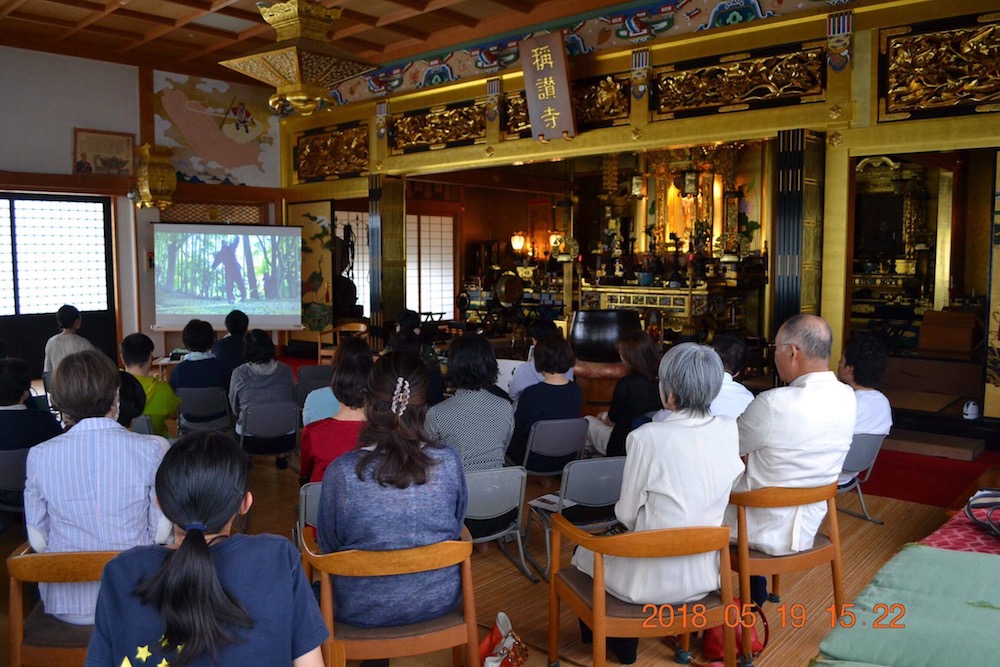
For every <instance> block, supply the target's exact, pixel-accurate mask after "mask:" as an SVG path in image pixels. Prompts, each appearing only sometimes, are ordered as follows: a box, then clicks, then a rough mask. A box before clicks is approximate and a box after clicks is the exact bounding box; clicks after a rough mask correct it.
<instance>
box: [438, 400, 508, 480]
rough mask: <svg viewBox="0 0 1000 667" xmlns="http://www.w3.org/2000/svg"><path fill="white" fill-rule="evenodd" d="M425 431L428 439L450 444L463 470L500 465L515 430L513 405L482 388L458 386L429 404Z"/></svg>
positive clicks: (499, 466)
mask: <svg viewBox="0 0 1000 667" xmlns="http://www.w3.org/2000/svg"><path fill="white" fill-rule="evenodd" d="M424 430H425V431H426V433H427V437H428V438H429V439H431V440H436V441H438V442H442V443H444V444H446V445H449V446H450V447H453V448H454V449H455V451H457V452H458V455H459V456H460V457H462V467H463V468H464V469H465V471H466V472H470V471H473V470H493V469H495V468H502V467H503V464H504V454H505V453H506V451H507V445H508V444H510V436H511V434H512V433H513V432H514V406H513V405H511V402H510V401H508V400H507V399H506V398H503V397H502V396H497V395H496V394H493V393H490V392H489V391H487V390H485V389H478V390H476V391H470V390H468V389H459V390H458V391H456V392H455V395H454V396H452V397H451V398H448V399H445V400H444V401H442V402H441V403H438V404H437V405H435V406H432V407H431V409H430V410H429V411H428V412H427V421H426V423H425V425H424Z"/></svg>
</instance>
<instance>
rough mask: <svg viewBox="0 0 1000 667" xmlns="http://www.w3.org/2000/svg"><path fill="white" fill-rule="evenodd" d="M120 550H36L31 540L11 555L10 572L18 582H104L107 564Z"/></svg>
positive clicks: (8, 561) (8, 559)
mask: <svg viewBox="0 0 1000 667" xmlns="http://www.w3.org/2000/svg"><path fill="white" fill-rule="evenodd" d="M119 553H121V552H119V551H63V552H54V553H43V554H39V553H35V551H34V550H33V549H32V548H31V545H29V544H28V543H27V542H25V543H24V544H22V545H21V546H19V547H18V548H17V549H16V550H15V551H14V553H12V554H11V555H10V556H9V557H8V558H7V573H8V574H9V575H10V578H11V579H15V580H17V581H29V582H35V583H38V582H45V583H52V584H54V583H73V582H81V581H100V580H101V574H102V573H103V572H104V566H105V565H106V564H107V562H108V561H109V560H111V559H112V558H114V557H115V556H117V555H118V554H119Z"/></svg>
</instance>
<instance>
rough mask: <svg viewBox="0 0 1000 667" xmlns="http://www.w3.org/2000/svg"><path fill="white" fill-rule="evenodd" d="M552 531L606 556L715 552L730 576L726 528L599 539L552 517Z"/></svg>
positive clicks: (689, 529)
mask: <svg viewBox="0 0 1000 667" xmlns="http://www.w3.org/2000/svg"><path fill="white" fill-rule="evenodd" d="M552 529H553V530H555V531H557V532H559V533H561V534H562V535H566V536H568V537H569V538H570V539H571V540H572V541H573V542H574V543H576V544H579V545H580V546H582V547H586V548H587V549H590V550H591V551H593V552H595V553H599V554H604V555H607V556H624V557H627V558H674V557H676V556H690V555H693V554H702V553H709V552H712V551H718V552H719V553H720V555H722V556H724V557H725V558H724V560H725V565H726V567H725V569H726V574H729V569H730V568H729V528H727V527H725V526H722V527H717V526H704V527H694V528H664V529H661V530H640V531H636V532H629V533H622V534H621V535H604V536H598V535H593V534H591V533H588V532H586V531H584V530H581V529H580V528H578V527H576V526H574V525H573V524H572V523H570V521H569V520H568V519H567V518H566V517H564V516H561V515H559V514H556V515H554V516H553V517H552Z"/></svg>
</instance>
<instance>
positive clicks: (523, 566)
mask: <svg viewBox="0 0 1000 667" xmlns="http://www.w3.org/2000/svg"><path fill="white" fill-rule="evenodd" d="M527 479H528V473H527V472H526V471H525V469H524V468H522V467H520V466H517V467H513V468H497V469H496V470H477V471H473V472H467V473H465V485H466V487H468V489H469V505H468V509H466V511H465V518H466V520H468V519H473V520H489V519H497V518H499V517H502V516H504V515H506V514H509V513H510V512H514V513H515V514H514V518H513V519H512V520H511V521H510V523H508V524H507V525H506V526H502V527H499V528H498V530H496V531H495V532H492V533H490V534H489V535H483V536H481V537H473V538H472V541H473V542H474V543H476V544H478V543H481V542H492V541H494V540H496V541H497V546H499V547H500V551H501V552H503V555H504V556H506V557H507V560H509V561H510V562H511V563H513V564H514V565H515V566H516V567H517V569H519V570H521V572H523V573H524V576H526V577H527V578H528V579H529V580H530V581H531V582H532V583H538V578H537V577H536V576H535V575H533V574H532V573H531V570H529V569H528V565H527V563H525V562H524V545H523V544H522V542H521V528H522V523H523V522H522V512H523V511H524V488H525V483H526V481H527ZM511 537H513V538H514V541H516V542H517V553H518V555H519V557H520V560H519V561H518V560H514V556H513V554H511V553H510V552H509V551H507V547H506V544H505V543H506V539H507V538H511Z"/></svg>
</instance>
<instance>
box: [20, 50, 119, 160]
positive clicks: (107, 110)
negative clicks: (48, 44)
mask: <svg viewBox="0 0 1000 667" xmlns="http://www.w3.org/2000/svg"><path fill="white" fill-rule="evenodd" d="M0 90H2V91H4V92H3V98H4V101H3V122H2V123H0V170H3V171H19V172H29V173H40V174H70V173H72V171H73V128H74V127H81V128H86V129H90V130H109V131H112V132H128V133H130V134H134V135H136V137H137V138H138V135H139V82H138V68H135V67H131V66H128V65H117V64H113V63H104V62H98V61H96V60H85V59H82V58H71V57H68V56H57V55H52V54H49V53H41V52H39V51H26V50H23V49H13V48H9V47H5V46H0Z"/></svg>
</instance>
